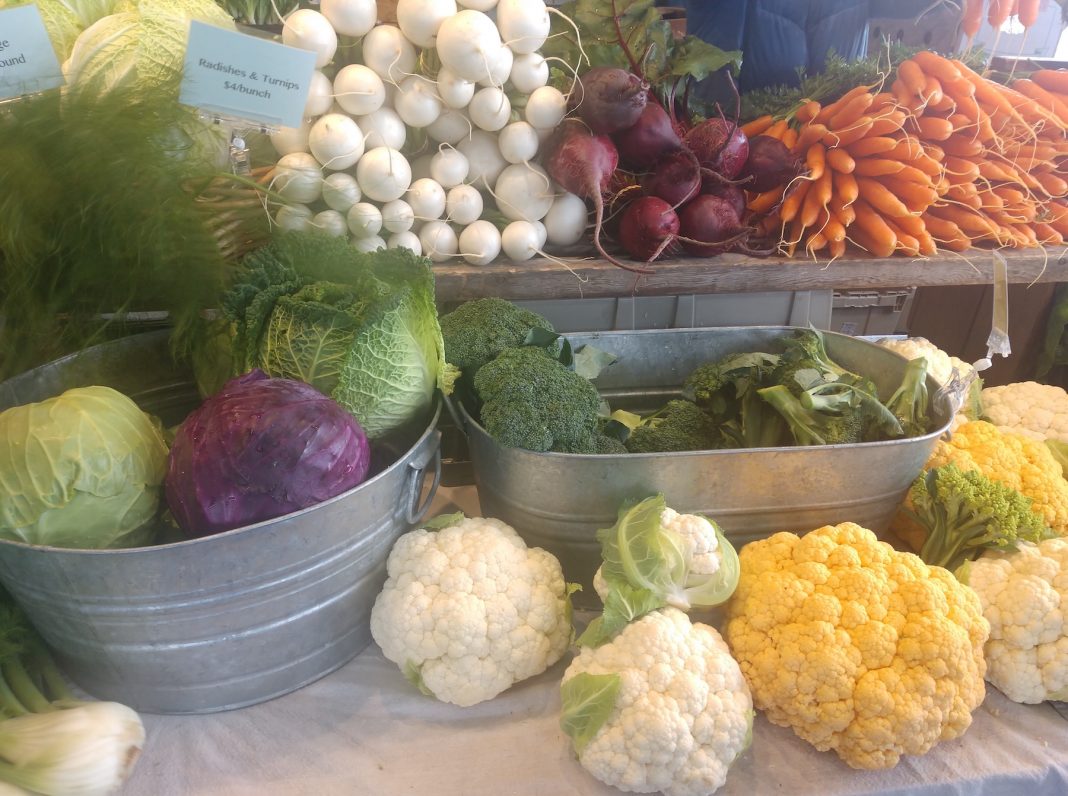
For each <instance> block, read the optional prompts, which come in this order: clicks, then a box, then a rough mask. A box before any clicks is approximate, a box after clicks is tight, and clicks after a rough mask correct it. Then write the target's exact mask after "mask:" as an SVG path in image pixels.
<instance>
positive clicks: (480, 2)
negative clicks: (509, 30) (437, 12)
mask: <svg viewBox="0 0 1068 796" xmlns="http://www.w3.org/2000/svg"><path fill="white" fill-rule="evenodd" d="M457 2H458V3H459V4H460V5H462V6H463V7H464V8H473V9H474V10H475V11H490V10H492V9H493V7H494V6H495V5H497V0H457Z"/></svg>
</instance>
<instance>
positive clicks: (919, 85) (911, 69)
mask: <svg viewBox="0 0 1068 796" xmlns="http://www.w3.org/2000/svg"><path fill="white" fill-rule="evenodd" d="M897 76H898V77H899V78H900V79H901V82H902V83H904V84H905V88H907V89H908V90H909V93H910V94H914V95H916V96H919V95H921V94H923V90H924V88H925V87H926V85H927V75H925V74H924V73H923V70H922V69H921V68H920V65H919V64H918V63H916V62H915V61H914V60H912V59H911V58H909V59H906V60H904V61H902V62H901V63H900V64H899V65H898V67H897Z"/></svg>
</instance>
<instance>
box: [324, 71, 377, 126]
mask: <svg viewBox="0 0 1068 796" xmlns="http://www.w3.org/2000/svg"><path fill="white" fill-rule="evenodd" d="M334 98H335V100H336V101H337V104H338V105H340V106H341V107H342V108H343V109H344V110H345V111H346V112H348V113H351V114H352V115H353V116H366V115H367V114H369V113H374V112H375V111H377V110H378V109H379V108H381V107H382V104H383V103H384V102H385V101H386V87H385V86H384V85H383V84H382V78H380V77H379V76H378V73H376V72H375V70H373V69H371V67H369V66H364V65H363V64H349V65H348V66H346V67H344V68H343V69H341V71H340V72H338V73H337V75H336V76H335V77H334Z"/></svg>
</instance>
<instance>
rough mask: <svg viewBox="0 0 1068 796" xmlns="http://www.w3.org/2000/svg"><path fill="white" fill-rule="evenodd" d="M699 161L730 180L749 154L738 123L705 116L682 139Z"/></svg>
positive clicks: (747, 141)
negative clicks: (705, 117)
mask: <svg viewBox="0 0 1068 796" xmlns="http://www.w3.org/2000/svg"><path fill="white" fill-rule="evenodd" d="M682 141H683V143H684V144H685V145H686V146H688V147H689V148H690V149H691V150H692V151H693V153H694V154H695V155H697V159H698V160H699V161H700V162H701V165H702V166H704V167H705V168H706V169H711V170H712V171H714V172H715V173H716V174H719V175H720V176H722V177H726V178H727V179H728V180H733V179H734V178H735V177H737V176H738V174H739V172H741V170H742V167H743V166H745V161H746V159H747V158H748V157H749V139H748V138H746V135H745V133H743V132H742V131H741V128H739V127H738V125H736V124H734V123H732V122H728V121H724V120H723V119H705V120H704V121H703V122H701V123H700V124H699V125H697V126H696V127H695V128H693V129H692V130H690V132H688V133H687V134H686V137H685V138H684V139H683V140H682Z"/></svg>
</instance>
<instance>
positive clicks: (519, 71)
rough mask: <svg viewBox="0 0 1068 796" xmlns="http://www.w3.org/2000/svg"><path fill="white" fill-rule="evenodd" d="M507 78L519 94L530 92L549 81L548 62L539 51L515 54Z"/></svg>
mask: <svg viewBox="0 0 1068 796" xmlns="http://www.w3.org/2000/svg"><path fill="white" fill-rule="evenodd" d="M508 79H509V80H511V81H512V85H513V86H515V89H516V91H518V92H519V93H520V94H530V93H532V92H533V91H534V90H535V89H538V88H541V87H542V86H544V85H545V84H546V83H548V82H549V64H548V63H547V62H546V60H545V59H544V58H543V57H542V56H541V55H540V54H539V53H528V54H525V55H517V56H516V57H515V59H514V60H513V61H512V71H511V72H510V73H509V75H508Z"/></svg>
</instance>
